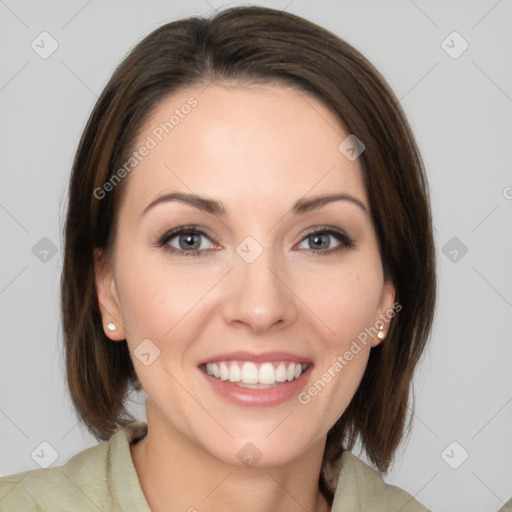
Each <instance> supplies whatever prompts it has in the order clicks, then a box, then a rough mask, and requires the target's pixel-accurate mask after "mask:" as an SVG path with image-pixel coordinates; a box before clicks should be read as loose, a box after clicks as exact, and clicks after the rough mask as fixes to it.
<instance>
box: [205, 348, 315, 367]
mask: <svg viewBox="0 0 512 512" xmlns="http://www.w3.org/2000/svg"><path fill="white" fill-rule="evenodd" d="M219 361H253V362H255V363H260V362H265V361H291V362H294V363H309V362H311V360H310V359H309V358H308V357H306V356H300V355H297V354H292V353H291V352H282V351H279V352H274V351H273V352H259V353H255V352H247V351H243V350H238V351H236V352H225V353H223V354H217V355H214V356H211V357H208V358H207V359H204V360H202V361H200V362H199V366H200V365H202V364H206V363H216V362H219Z"/></svg>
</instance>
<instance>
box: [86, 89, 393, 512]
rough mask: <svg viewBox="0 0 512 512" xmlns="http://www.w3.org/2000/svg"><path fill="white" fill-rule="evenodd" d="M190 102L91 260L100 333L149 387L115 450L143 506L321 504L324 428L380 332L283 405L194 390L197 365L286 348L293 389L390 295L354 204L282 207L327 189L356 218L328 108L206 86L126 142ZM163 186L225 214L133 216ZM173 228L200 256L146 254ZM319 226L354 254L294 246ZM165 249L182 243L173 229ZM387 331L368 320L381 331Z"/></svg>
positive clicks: (143, 165)
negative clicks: (300, 361)
mask: <svg viewBox="0 0 512 512" xmlns="http://www.w3.org/2000/svg"><path fill="white" fill-rule="evenodd" d="M191 96H194V98H196V99H197V102H198V104H197V106H196V107H195V108H194V109H192V110H191V112H190V114H188V115H187V116H185V117H184V118H183V119H181V120H180V122H179V124H178V125H177V126H175V127H174V129H173V130H172V131H171V132H170V133H169V134H166V135H164V137H163V139H162V141H161V142H159V143H158V145H157V146H156V147H155V148H154V149H152V150H151V151H150V152H149V154H148V155H147V156H146V157H144V159H143V160H142V161H141V162H140V163H139V164H138V165H137V167H136V168H135V169H134V171H132V173H131V174H130V176H129V178H127V179H128V180H129V181H128V183H127V188H126V190H125V196H124V200H123V202H122V205H121V208H120V211H119V218H118V222H119V224H118V236H117V239H116V244H115V250H114V253H113V256H112V258H111V259H110V260H108V261H103V260H102V258H101V253H97V265H96V269H97V270H96V272H97V280H96V282H97V290H98V299H99V302H100V307H101V310H102V316H103V323H104V326H105V327H104V328H105V334H106V335H107V336H108V337H109V338H110V339H111V340H112V341H113V342H116V341H119V340H123V339H125V338H126V340H127V343H128V346H129V348H130V353H131V356H132V359H133V363H134V366H135V370H136V372H137V375H138V377H139V379H140V382H141V383H142V386H143V389H144V391H145V393H146V395H147V403H146V411H147V423H148V434H147V436H146V437H144V438H143V439H142V440H141V441H139V442H138V443H136V444H132V445H131V453H132V458H133V461H134V465H135V468H136V470H137V473H138V476H139V479H140V482H141V485H142V488H143V491H144V493H145V495H146V498H147V500H148V503H149V504H150V507H151V509H152V510H153V511H160V510H162V511H163V510H165V511H167V512H169V511H174V510H176V511H178V510H179V511H185V510H189V509H190V510H193V509H191V507H195V508H196V509H198V510H201V511H207V510H244V511H248V512H253V511H254V512H256V511H268V510H276V511H281V510H282V511H288V512H293V511H299V510H300V511H303V510H311V511H312V510H328V505H327V503H326V501H325V500H324V498H323V497H322V495H321V494H320V492H319V489H318V478H319V474H320V470H321V461H322V456H323V451H324V447H325V440H326V435H327V432H328V430H329V429H330V428H331V427H332V425H333V424H334V423H335V422H336V420H337V419H338V418H339V417H340V416H341V415H342V413H343V412H344V410H345V409H346V407H347V405H348V404H349V402H350V400H351V398H352V397H353V395H354V393H355V391H356V389H357V387H358V385H359V383H360V381H361V378H362V376H363V373H364V370H365V368H366V364H367V360H368V356H369V353H370V350H371V348H372V347H373V346H376V345H377V344H378V343H380V342H381V340H379V339H378V338H376V337H375V338H370V339H369V342H368V344H367V345H363V344H360V345H361V349H362V350H361V351H360V352H359V353H358V354H357V355H356V356H354V358H353V359H352V360H351V361H350V362H349V363H348V364H347V365H346V366H345V367H344V368H343V370H342V371H341V372H339V373H338V374H336V377H335V378H333V379H332V380H331V382H329V383H328V384H327V385H326V386H325V387H324V389H323V390H322V391H321V392H320V393H318V394H317V396H315V397H313V398H311V401H310V402H309V403H308V404H307V405H303V404H301V403H299V402H298V400H297V399H296V398H293V399H292V400H289V401H287V402H285V403H283V404H281V405H278V406H273V407H260V408H255V407H244V406H239V405H234V404H232V403H230V402H227V401H226V400H225V399H224V398H222V397H220V396H219V395H218V394H216V393H215V392H214V391H213V390H211V389H209V386H206V385H205V379H204V377H203V375H201V374H200V373H199V372H200V370H198V368H197V366H198V363H199V362H200V361H202V360H205V359H207V358H208V357H212V356H213V355H216V354H219V353H224V352H231V351H235V350H248V351H252V352H262V351H267V350H268V351H272V350H276V351H277V350H279V351H280V350H283V351H289V352H292V353H295V354H300V355H304V356H305V357H306V358H307V360H309V361H312V362H313V363H314V367H313V369H312V372H311V374H310V376H309V379H308V381H307V384H306V385H305V389H307V387H309V386H311V385H312V383H314V382H315V381H316V380H317V379H319V378H321V376H322V374H323V373H324V372H325V371H327V369H328V368H329V367H332V365H333V363H334V362H335V361H336V360H337V357H338V356H339V355H343V354H344V353H345V352H346V351H347V350H348V349H349V348H350V345H351V343H352V341H353V340H354V339H356V337H357V335H358V334H359V333H360V332H362V331H363V330H364V329H365V328H366V327H371V326H373V325H375V322H376V321H378V320H379V318H380V316H381V315H382V314H383V313H384V312H385V311H386V310H389V309H390V308H392V306H393V303H394V297H395V290H394V287H393V285H392V284H391V283H389V282H385V280H384V277H383V270H382V262H381V259H380V254H379V250H378V244H377V238H376V234H375V231H374V226H373V224H372V221H371V218H370V216H369V215H368V214H367V213H365V211H364V210H363V209H362V208H360V207H358V206H357V205H355V204H354V203H352V202H350V201H346V200H342V201H334V202H331V203H328V204H326V205H325V206H323V207H322V208H320V209H318V210H313V211H310V212H307V213H305V214H303V215H298V216H294V215H291V214H289V213H288V212H289V210H290V208H291V206H292V204H293V203H294V202H295V201H296V200H298V199H300V198H303V197H307V198H310V197H313V196H317V195H323V194H332V193H346V194H350V195H352V196H354V197H356V198H357V199H359V200H360V201H361V202H362V203H363V204H364V205H365V206H366V209H367V210H368V211H369V209H370V206H369V203H368V198H367V194H366V190H365V187H364V183H363V172H362V168H361V165H360V162H359V160H358V159H356V160H355V161H349V160H348V159H347V158H345V156H344V155H343V154H342V153H341V152H340V151H339V150H338V146H339V144H340V142H341V141H342V140H344V139H345V138H346V137H347V135H348V133H347V132H346V131H345V130H344V128H343V127H342V126H341V125H340V123H339V122H338V121H337V119H336V117H335V116H334V114H333V113H331V112H330V110H329V109H328V108H327V107H326V106H324V105H323V104H322V103H321V102H319V101H318V100H316V99H314V98H313V97H311V96H307V95H306V96H304V95H301V94H299V93H298V92H297V91H295V90H294V89H292V88H287V87H284V86H282V85H258V86H256V85H253V86H235V85H230V86H227V84H224V85H220V84H215V83H214V84H210V85H209V86H208V87H206V88H205V89H201V88H189V89H186V90H182V91H180V92H178V93H174V94H173V95H171V96H169V97H167V98H166V99H165V100H163V101H162V102H161V103H160V104H159V105H158V106H157V108H156V110H155V111H153V113H152V114H151V116H150V118H149V119H148V120H147V122H146V123H145V124H144V126H143V128H142V130H141V132H140V134H139V137H138V141H137V144H136V147H139V146H140V145H142V144H143V143H144V141H145V140H146V137H147V136H148V135H151V133H152V130H154V128H155V127H156V126H158V125H159V123H161V122H163V121H165V120H167V119H169V116H170V115H171V114H172V113H173V111H174V110H175V109H176V108H180V106H181V105H183V104H185V103H186V102H187V100H188V98H190V97H191ZM153 138H154V136H153ZM171 191H172V192H176V191H181V192H187V193H190V192H194V193H196V194H200V195H204V196H207V197H210V198H214V199H216V200H218V201H221V202H222V203H223V205H224V208H225V210H226V215H225V217H224V218H221V217H216V216H214V215H212V214H209V213H206V212H203V211H199V210H197V209H195V208H194V207H193V206H191V205H187V204H185V203H182V202H179V201H173V202H167V203H160V204H158V205H157V206H155V207H154V208H151V209H150V210H148V211H147V212H146V213H145V214H144V215H142V212H143V211H144V209H145V208H146V206H147V205H148V204H149V203H151V202H152V201H153V200H154V199H155V198H157V197H159V196H160V195H162V194H164V193H169V192H171ZM186 224H197V225H198V226H199V227H200V228H202V229H203V230H204V231H206V232H207V233H208V237H204V236H201V235H196V240H199V241H201V246H200V248H201V249H205V250H206V252H205V254H206V253H207V254H206V255H204V256H200V257H190V256H187V255H177V254H171V253H169V252H166V251H165V250H164V248H163V247H156V246H155V242H156V241H157V239H158V238H159V236H160V235H162V234H163V233H165V232H167V231H169V230H171V229H174V228H176V227H179V226H183V225H186ZM322 225H329V226H332V227H336V228H339V229H341V230H344V231H345V232H346V233H347V234H348V235H349V236H350V237H351V238H352V239H353V241H354V245H353V247H350V248H343V249H342V250H341V251H338V252H334V253H331V254H328V253H327V252H326V251H328V250H330V249H333V248H336V247H338V246H340V245H342V244H343V242H340V241H339V240H338V239H337V238H335V237H334V236H328V235H325V234H324V237H326V241H325V243H326V244H329V245H328V246H327V248H322V247H321V248H318V245H315V243H314V240H313V241H312V242H311V241H308V237H307V236H305V234H306V230H308V229H309V228H315V227H320V230H321V226H322ZM324 233H325V232H324ZM247 236H251V237H253V238H254V239H255V240H256V241H257V242H258V243H259V244H260V246H261V248H262V250H263V252H262V253H261V255H260V256H259V257H258V258H257V259H256V260H255V261H254V262H252V263H247V262H246V261H245V260H244V259H242V258H241V257H240V256H239V255H238V254H237V252H236V248H237V246H238V245H239V244H240V243H241V242H242V241H243V240H244V239H245V238H246V237H247ZM182 238H183V237H182ZM309 240H311V237H310V238H309ZM168 245H172V246H173V247H175V248H181V249H182V250H186V249H183V246H184V244H183V243H182V244H181V245H180V237H179V236H176V237H174V238H173V239H172V240H170V241H169V242H168ZM384 320H385V319H384ZM109 322H114V323H115V324H116V325H117V330H116V331H114V332H110V331H109V330H108V329H107V328H106V326H107V324H108V323H109ZM388 327H389V325H388V323H387V322H386V321H384V334H386V333H387V331H388ZM145 339H150V340H151V342H152V343H154V346H157V347H158V349H159V350H160V355H159V356H158V357H157V358H156V359H155V360H154V361H153V362H152V363H151V364H150V365H148V366H146V365H144V364H143V363H142V362H141V361H139V359H138V358H137V357H134V354H133V351H134V350H135V349H136V348H137V346H138V345H139V344H140V343H141V341H142V340H145ZM151 346H153V345H151ZM247 442H251V443H253V444H254V445H255V446H256V447H257V448H258V450H259V451H260V452H261V454H262V456H261V459H260V460H259V461H258V463H257V464H256V465H255V466H253V467H250V468H248V467H245V466H244V465H243V464H242V463H241V462H240V460H239V459H238V457H237V452H238V451H239V450H240V449H241V447H242V446H244V445H245V444H246V443H247Z"/></svg>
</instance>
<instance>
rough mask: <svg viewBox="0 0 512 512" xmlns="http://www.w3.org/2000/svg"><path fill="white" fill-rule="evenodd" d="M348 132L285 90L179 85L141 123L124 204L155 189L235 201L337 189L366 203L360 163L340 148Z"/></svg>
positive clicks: (142, 200) (306, 98) (318, 105)
mask: <svg viewBox="0 0 512 512" xmlns="http://www.w3.org/2000/svg"><path fill="white" fill-rule="evenodd" d="M348 135H349V134H348V133H347V132H346V131H345V129H344V128H343V126H342V125H341V123H340V122H339V120H338V119H337V118H336V116H335V115H334V114H333V113H332V112H331V111H330V110H329V109H328V108H327V107H326V106H325V105H324V104H323V103H322V102H320V101H319V100H317V99H315V98H314V97H312V96H311V95H308V94H306V93H303V92H299V91H297V90H295V89H294V88H291V87H285V86H282V85H257V86H251V87H249V86H231V87H227V86H223V85H219V84H215V83H212V84H209V85H208V86H207V87H206V88H199V87H193V88H187V89H183V90H180V91H178V92H176V93H173V94H172V95H170V96H168V97H166V98H165V99H164V100H162V101H160V103H159V104H157V105H156V107H155V108H154V109H153V111H152V113H151V115H150V116H149V117H148V119H147V120H146V121H145V123H144V125H143V126H142V127H141V130H140V132H139V135H138V137H137V141H136V143H135V144H134V148H133V149H134V150H135V151H137V150H139V149H140V148H142V147H143V146H146V147H148V148H150V149H149V150H148V151H144V153H145V156H143V157H142V158H140V161H139V162H138V163H137V165H136V167H134V170H133V171H132V172H131V173H130V177H129V183H128V187H127V191H126V197H125V201H124V203H125V204H129V205H130V206H131V207H132V208H130V209H135V210H141V209H143V208H144V206H145V205H147V203H149V202H150V201H151V200H153V199H154V198H155V197H156V196H158V195H159V194H160V193H163V192H170V191H186V192H193V193H196V194H205V195H207V196H211V197H216V198H218V199H219V200H222V201H223V202H226V204H228V203H229V202H230V201H231V202H232V203H233V204H238V205H240V204H249V203H253V202H256V201H257V202H258V203H259V204H260V205H261V203H264V204H267V203H276V204H277V203H279V204H280V205H281V203H286V204H291V203H292V202H294V201H295V200H296V199H297V198H299V197H303V196H305V195H317V194H322V193H334V192H343V193H351V194H354V195H357V196H358V197H359V198H360V199H361V200H362V201H363V202H364V203H365V204H367V203H366V191H365V189H364V184H363V177H362V169H361V166H360V163H359V161H358V160H355V161H350V160H348V159H347V158H346V157H345V156H344V155H343V154H342V153H341V152H340V150H339V149H338V146H339V145H340V143H341V142H342V141H343V140H344V139H345V138H346V137H347V136H348ZM139 153H141V151H139ZM254 206H256V204H254Z"/></svg>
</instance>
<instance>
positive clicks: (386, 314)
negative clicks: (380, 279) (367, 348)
mask: <svg viewBox="0 0 512 512" xmlns="http://www.w3.org/2000/svg"><path fill="white" fill-rule="evenodd" d="M394 304H395V286H394V284H393V283H392V282H391V281H385V282H384V285H383V287H382V295H381V299H380V302H379V309H378V312H377V315H378V316H376V318H375V326H376V327H377V330H379V331H382V334H383V337H382V339H380V338H378V337H377V336H374V337H372V340H371V342H370V344H371V346H372V347H376V346H377V345H378V344H379V343H382V342H383V341H384V340H385V339H386V337H387V335H388V332H389V325H390V322H391V319H392V318H393V317H394V316H395V314H396V311H400V309H402V308H401V307H400V308H398V307H397V308H393V306H394ZM380 326H383V329H380Z"/></svg>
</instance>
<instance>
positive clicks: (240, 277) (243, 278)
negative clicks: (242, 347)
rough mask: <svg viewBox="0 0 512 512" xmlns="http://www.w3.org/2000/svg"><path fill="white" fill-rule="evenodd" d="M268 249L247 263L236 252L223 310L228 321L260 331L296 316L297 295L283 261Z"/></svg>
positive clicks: (291, 319) (282, 323) (290, 322)
mask: <svg viewBox="0 0 512 512" xmlns="http://www.w3.org/2000/svg"><path fill="white" fill-rule="evenodd" d="M271 253H272V251H271V250H264V251H263V252H262V253H261V254H260V255H259V256H258V257H257V258H256V260H254V261H252V262H251V263H249V262H248V261H246V260H244V259H243V258H242V257H239V256H238V255H235V260H234V268H233V270H232V271H231V272H230V275H229V278H228V279H229V281H228V283H227V289H226V295H225V297H224V306H223V314H224V318H225V320H226V322H227V323H230V324H239V325H243V326H245V327H246V328H247V329H249V330H250V331H252V332H254V333H262V332H265V331H267V330H269V329H271V328H272V327H274V326H278V325H279V326H281V327H284V326H286V325H290V324H292V323H293V322H294V321H295V320H296V318H297V297H296V295H295V294H294V293H293V290H292V285H291V283H289V282H287V281H290V278H289V277H288V279H287V274H286V272H285V271H284V268H283V265H278V264H277V263H278V262H277V259H276V258H274V257H273V256H272V254H271Z"/></svg>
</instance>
